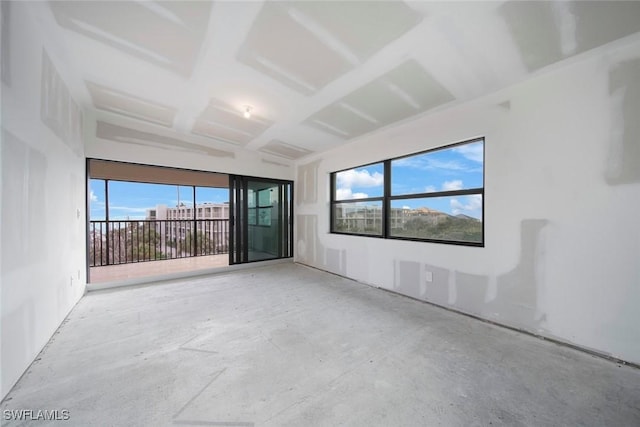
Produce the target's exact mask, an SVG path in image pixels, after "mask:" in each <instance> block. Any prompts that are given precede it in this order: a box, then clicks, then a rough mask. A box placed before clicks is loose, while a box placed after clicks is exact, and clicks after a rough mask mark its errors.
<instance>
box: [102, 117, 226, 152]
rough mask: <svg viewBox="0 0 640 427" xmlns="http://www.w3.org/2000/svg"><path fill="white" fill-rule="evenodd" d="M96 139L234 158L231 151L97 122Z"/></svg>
mask: <svg viewBox="0 0 640 427" xmlns="http://www.w3.org/2000/svg"><path fill="white" fill-rule="evenodd" d="M96 137H98V138H102V139H107V140H110V141H115V142H122V143H127V144H135V145H143V146H148V147H156V148H162V149H165V150H176V151H189V152H194V153H200V154H205V155H208V156H214V157H234V156H235V154H234V153H233V152H231V151H224V150H217V149H215V148H211V147H207V146H205V145H200V144H194V143H192V142H187V141H183V140H180V139H177V138H171V137H168V136H163V135H158V134H156V133H151V132H144V131H141V130H137V129H132V128H129V127H124V126H118V125H114V124H111V123H107V122H103V121H98V123H97V126H96Z"/></svg>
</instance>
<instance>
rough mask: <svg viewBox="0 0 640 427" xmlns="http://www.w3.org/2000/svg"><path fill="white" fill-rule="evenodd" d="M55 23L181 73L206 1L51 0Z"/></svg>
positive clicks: (200, 28)
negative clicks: (52, 0) (126, 0)
mask: <svg viewBox="0 0 640 427" xmlns="http://www.w3.org/2000/svg"><path fill="white" fill-rule="evenodd" d="M49 5H50V7H51V10H52V11H53V14H54V16H55V19H56V21H57V22H58V24H59V25H60V26H62V27H63V28H66V29H68V30H71V31H74V32H76V33H79V34H82V35H84V36H86V37H90V38H92V39H94V40H97V41H99V42H101V43H105V44H108V45H110V46H112V47H114V48H116V49H119V50H121V51H123V52H126V53H128V54H130V55H133V56H135V57H137V58H140V59H142V60H145V61H150V62H152V63H154V64H156V65H158V66H161V67H165V68H168V69H171V70H173V71H176V72H178V73H180V74H182V75H185V76H188V75H190V74H191V72H192V69H193V65H194V63H195V60H196V57H197V55H198V52H199V50H200V46H201V44H202V41H203V38H204V34H205V31H206V28H207V24H208V21H209V14H210V9H211V2H208V1H180V2H164V1H163V2H155V1H141V2H125V1H54V2H50V3H49Z"/></svg>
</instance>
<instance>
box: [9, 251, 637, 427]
mask: <svg viewBox="0 0 640 427" xmlns="http://www.w3.org/2000/svg"><path fill="white" fill-rule="evenodd" d="M1 407H2V409H3V410H4V409H34V410H37V409H49V410H51V409H59V410H61V409H67V410H69V415H70V420H69V421H66V422H61V424H63V425H74V426H76V425H77V426H93V425H95V426H106V425H109V426H164V425H173V426H180V425H201V426H253V425H255V426H303V425H304V426H313V425H317V426H334V425H346V426H372V425H382V426H436V425H442V426H488V425H509V426H514V425H527V426H562V425H566V426H575V425H585V426H617V427H620V426H638V425H640V370H637V369H634V368H631V367H628V366H619V365H617V364H615V363H612V362H609V361H606V360H602V359H599V358H595V357H593V356H590V355H587V354H584V353H581V352H578V351H575V350H572V349H569V348H565V347H561V346H558V345H556V344H553V343H550V342H546V341H542V340H538V339H536V338H533V337H530V336H527V335H522V334H519V333H516V332H513V331H510V330H506V329H503V328H499V327H496V326H492V325H489V324H486V323H483V322H480V321H477V320H474V319H471V318H468V317H466V316H462V315H458V314H455V313H452V312H449V311H446V310H442V309H439V308H436V307H433V306H430V305H428V304H424V303H421V302H417V301H414V300H411V299H408V298H404V297H400V296H396V295H394V294H390V293H387V292H384V291H381V290H377V289H373V288H370V287H368V286H365V285H362V284H358V283H355V282H352V281H349V280H346V279H342V278H339V277H337V276H333V275H330V274H326V273H323V272H319V271H316V270H312V269H309V268H306V267H303V266H299V265H296V264H293V263H291V264H289V263H286V264H280V265H275V266H269V267H259V268H253V269H248V270H241V271H236V272H231V273H223V274H219V275H213V276H208V277H199V278H193V279H189V280H183V281H173V282H170V283H162V284H156V285H152V286H138V287H133V288H127V289H117V290H110V291H101V292H92V293H90V294H88V295H87V296H86V297H85V298H83V299H82V300H81V301H80V303H79V304H78V306H77V307H76V308H75V309H74V310H73V312H72V313H71V315H70V316H69V318H68V320H67V321H66V322H65V323H64V324H63V325H62V327H61V328H60V329H59V331H58V332H57V333H56V334H55V335H54V337H53V338H52V340H51V342H50V343H49V344H48V345H47V347H46V348H45V350H44V351H43V353H42V354H41V355H40V357H39V358H38V360H37V361H36V362H34V364H33V365H32V366H31V368H30V369H29V370H28V372H27V374H26V375H25V376H24V377H23V378H22V379H21V380H20V382H19V383H18V385H17V386H16V387H15V388H14V389H13V390H12V392H11V393H10V394H9V396H8V397H7V399H5V401H4V402H3V403H2V405H1ZM3 425H22V424H20V423H14V422H7V421H3ZM37 425H46V423H44V422H38V423H37Z"/></svg>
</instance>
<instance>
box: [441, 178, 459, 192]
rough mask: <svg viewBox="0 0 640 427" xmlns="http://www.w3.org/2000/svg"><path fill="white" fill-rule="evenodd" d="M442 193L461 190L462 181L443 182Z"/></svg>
mask: <svg viewBox="0 0 640 427" xmlns="http://www.w3.org/2000/svg"><path fill="white" fill-rule="evenodd" d="M442 190H443V191H454V190H462V180H460V179H454V180H453V181H445V182H444V183H443V184H442Z"/></svg>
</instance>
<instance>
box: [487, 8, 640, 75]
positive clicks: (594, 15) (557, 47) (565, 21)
mask: <svg viewBox="0 0 640 427" xmlns="http://www.w3.org/2000/svg"><path fill="white" fill-rule="evenodd" d="M499 11H500V13H501V14H502V16H503V18H504V20H505V22H506V23H507V26H508V28H509V31H510V32H511V36H512V37H513V40H514V42H515V44H516V45H517V46H518V49H519V50H520V54H521V56H522V60H523V62H524V63H525V66H526V67H527V68H528V69H529V71H534V70H537V69H539V68H542V67H544V66H547V65H550V64H552V63H554V62H558V61H560V60H562V59H564V58H567V57H570V56H572V55H576V54H579V53H582V52H584V51H587V50H589V49H593V48H595V47H598V46H602V45H604V44H606V43H609V42H611V41H614V40H617V39H619V38H621V37H624V36H627V35H630V34H633V33H636V32H638V31H640V2H638V1H628V2H626V1H623V2H613V1H604V2H590V1H589V2H568V1H560V2H537V1H528V2H520V1H509V2H507V3H505V4H503V5H502V6H501V7H500V8H499Z"/></svg>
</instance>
